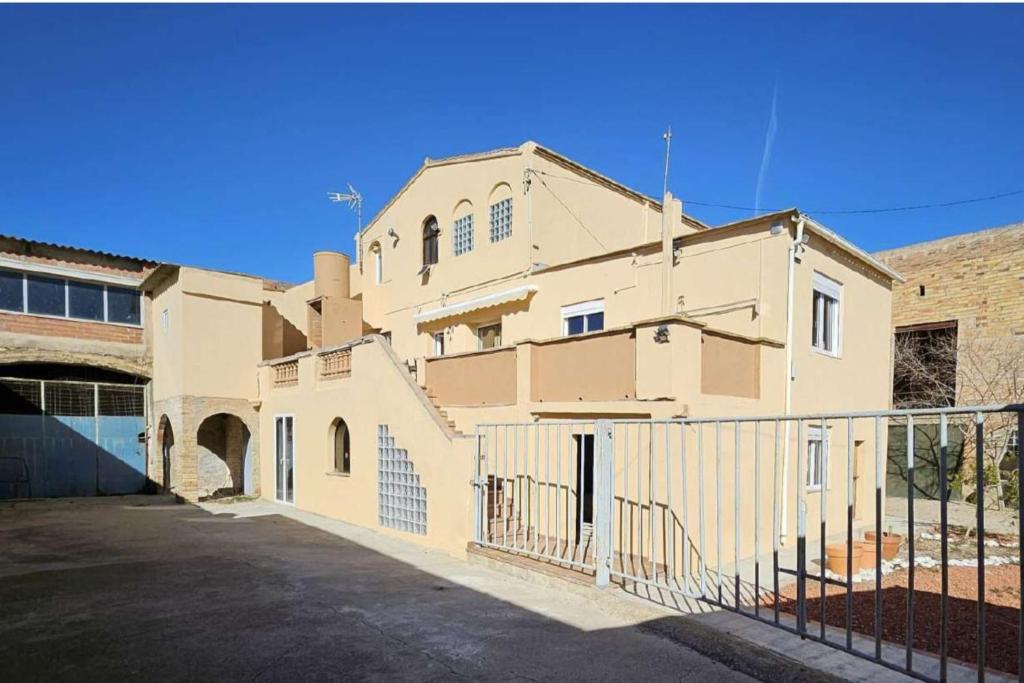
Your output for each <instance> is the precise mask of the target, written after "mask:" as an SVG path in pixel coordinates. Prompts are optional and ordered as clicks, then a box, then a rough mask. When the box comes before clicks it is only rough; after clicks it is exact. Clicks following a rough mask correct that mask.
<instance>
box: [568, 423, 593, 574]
mask: <svg viewBox="0 0 1024 683" xmlns="http://www.w3.org/2000/svg"><path fill="white" fill-rule="evenodd" d="M576 429H577V430H578V431H579V433H578V434H576V435H575V436H578V437H579V441H576V440H575V439H573V441H574V445H575V447H576V515H577V517H576V557H577V558H579V559H578V561H579V562H586V557H585V556H584V554H583V553H584V550H583V524H584V516H583V499H584V497H585V496H584V495H583V489H584V487H586V485H587V473H586V469H587V445H586V444H587V436H586V429H585V428H584V427H583V426H581V425H577V426H576ZM590 528H591V531H593V528H594V527H593V523H591V527H590ZM591 541H593V539H591Z"/></svg>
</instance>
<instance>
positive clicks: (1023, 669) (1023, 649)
mask: <svg viewBox="0 0 1024 683" xmlns="http://www.w3.org/2000/svg"><path fill="white" fill-rule="evenodd" d="M1021 439H1024V410H1018V411H1017V535H1018V538H1017V553H1018V563H1017V566H1019V567H1020V568H1021V572H1020V586H1019V595H1024V543H1021V542H1020V541H1021V538H1020V536H1021V535H1024V499H1022V498H1021V496H1020V487H1021V483H1022V482H1024V446H1022V445H1021ZM1017 620H1018V621H1017V675H1018V676H1024V609H1021V610H1018V613H1017Z"/></svg>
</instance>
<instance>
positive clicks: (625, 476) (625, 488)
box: [619, 422, 636, 574]
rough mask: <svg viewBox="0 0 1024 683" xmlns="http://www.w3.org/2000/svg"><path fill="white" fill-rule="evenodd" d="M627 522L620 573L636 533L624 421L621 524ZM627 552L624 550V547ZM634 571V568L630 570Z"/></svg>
mask: <svg viewBox="0 0 1024 683" xmlns="http://www.w3.org/2000/svg"><path fill="white" fill-rule="evenodd" d="M627 520H628V522H627ZM627 523H628V524H629V527H628V529H629V531H628V536H629V543H628V545H627V544H626V543H625V537H626V535H627V534H623V547H621V548H619V562H620V563H621V564H622V573H623V574H626V573H628V572H627V570H626V560H627V555H628V559H629V561H630V565H632V558H633V545H634V541H635V540H636V533H635V532H634V531H633V506H632V505H630V504H629V423H628V422H626V423H625V424H623V425H622V526H623V528H625V527H626V524H627ZM627 548H628V549H629V552H628V553H627V552H626V549H627ZM631 571H633V572H635V571H636V570H635V569H633V570H631Z"/></svg>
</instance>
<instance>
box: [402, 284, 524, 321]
mask: <svg viewBox="0 0 1024 683" xmlns="http://www.w3.org/2000/svg"><path fill="white" fill-rule="evenodd" d="M536 291H537V287H536V286H535V285H523V286H522V287H515V288H513V289H506V290H505V291H503V292H495V293H494V294H487V295H486V296H481V297H477V298H476V299H470V300H468V301H460V302H458V303H455V304H449V305H447V306H441V307H440V308H431V309H429V310H426V311H420V312H419V313H417V314H416V315H414V316H413V319H414V320H415V321H416V322H417V323H426V322H431V321H433V320H441V319H442V318H451V317H454V316H458V315H462V314H464V313H469V312H471V311H478V310H480V309H482V308H490V307H492V306H500V305H502V304H507V303H510V302H513V301H523V300H525V299H528V298H530V296H532V295H533V293H534V292H536Z"/></svg>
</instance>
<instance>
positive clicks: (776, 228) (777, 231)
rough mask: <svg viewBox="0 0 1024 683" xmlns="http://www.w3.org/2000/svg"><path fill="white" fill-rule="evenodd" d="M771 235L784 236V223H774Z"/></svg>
mask: <svg viewBox="0 0 1024 683" xmlns="http://www.w3.org/2000/svg"><path fill="white" fill-rule="evenodd" d="M771 234H772V235H781V234H782V221H775V222H774V223H772V229H771Z"/></svg>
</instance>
